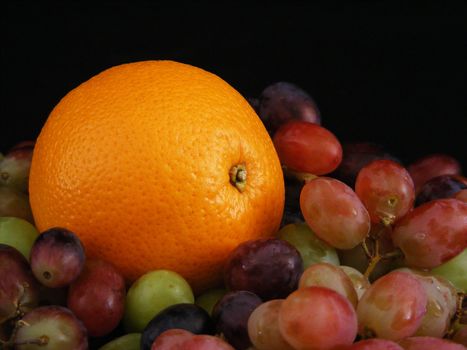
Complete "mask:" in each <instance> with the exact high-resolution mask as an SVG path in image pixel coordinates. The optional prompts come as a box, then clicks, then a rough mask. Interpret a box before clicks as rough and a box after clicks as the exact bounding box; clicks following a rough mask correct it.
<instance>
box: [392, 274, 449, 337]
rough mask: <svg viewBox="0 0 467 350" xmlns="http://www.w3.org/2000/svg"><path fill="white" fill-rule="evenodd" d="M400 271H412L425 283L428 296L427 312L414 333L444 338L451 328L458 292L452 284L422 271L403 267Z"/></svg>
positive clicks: (424, 286)
mask: <svg viewBox="0 0 467 350" xmlns="http://www.w3.org/2000/svg"><path fill="white" fill-rule="evenodd" d="M398 271H404V272H408V273H411V274H412V276H414V277H415V278H417V279H418V280H419V281H420V282H421V283H422V285H423V288H424V289H425V292H426V294H427V297H428V301H427V305H426V314H425V316H423V320H422V324H421V325H420V327H419V328H418V330H417V332H416V333H415V334H414V335H416V336H431V337H438V338H442V337H443V336H444V335H445V334H446V332H447V331H448V330H449V326H450V321H451V318H452V316H454V314H455V312H456V308H457V293H456V289H455V288H454V286H453V285H452V284H450V283H449V282H448V281H446V280H442V279H441V278H438V277H434V276H431V275H429V274H427V273H424V272H422V271H417V270H412V269H407V268H402V269H399V270H398Z"/></svg>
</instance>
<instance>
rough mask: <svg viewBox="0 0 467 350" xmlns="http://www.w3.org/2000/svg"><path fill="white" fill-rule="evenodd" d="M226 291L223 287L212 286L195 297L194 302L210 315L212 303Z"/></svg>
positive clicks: (214, 303)
mask: <svg viewBox="0 0 467 350" xmlns="http://www.w3.org/2000/svg"><path fill="white" fill-rule="evenodd" d="M226 293H227V291H226V290H225V289H224V288H212V289H209V290H207V291H205V292H204V293H203V294H201V295H199V296H198V297H197V298H196V299H195V304H196V305H198V306H201V307H202V308H203V309H204V310H206V312H207V313H208V314H209V315H211V313H212V309H213V308H214V305H216V303H217V302H218V301H219V299H220V298H222V297H223V296H224V295H225V294H226Z"/></svg>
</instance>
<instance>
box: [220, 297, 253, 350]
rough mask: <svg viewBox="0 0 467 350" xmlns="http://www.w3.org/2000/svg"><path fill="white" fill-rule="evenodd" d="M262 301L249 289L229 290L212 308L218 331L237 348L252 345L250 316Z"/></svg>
mask: <svg viewBox="0 0 467 350" xmlns="http://www.w3.org/2000/svg"><path fill="white" fill-rule="evenodd" d="M261 303H262V301H261V299H260V298H259V297H258V296H257V295H256V294H254V293H251V292H248V291H235V292H229V293H227V294H226V295H224V296H223V297H222V299H220V300H219V301H218V302H217V304H216V305H215V306H214V309H213V310H212V318H213V319H214V322H215V324H216V329H217V332H218V333H220V334H222V335H223V336H224V337H225V339H226V340H227V341H228V342H229V343H230V344H231V345H232V346H233V347H234V348H235V349H237V350H244V349H246V348H248V347H249V346H250V345H251V341H250V338H249V336H248V318H249V317H250V315H251V313H252V312H253V310H254V309H256V308H257V307H258V306H259V305H260V304H261Z"/></svg>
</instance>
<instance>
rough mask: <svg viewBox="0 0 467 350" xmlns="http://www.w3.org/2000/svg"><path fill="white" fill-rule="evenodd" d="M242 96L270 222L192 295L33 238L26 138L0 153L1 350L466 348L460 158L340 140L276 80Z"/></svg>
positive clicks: (46, 237) (69, 240)
mask: <svg viewBox="0 0 467 350" xmlns="http://www.w3.org/2000/svg"><path fill="white" fill-rule="evenodd" d="M249 102H250V104H251V106H252V107H253V109H254V110H255V111H256V112H257V114H258V115H259V117H260V118H261V120H262V121H263V123H264V126H265V127H266V129H267V131H268V132H269V134H270V135H271V138H272V140H273V144H274V147H275V150H276V151H277V154H278V156H279V159H280V163H281V165H282V170H283V177H284V181H285V208H284V211H283V215H282V222H281V225H280V229H279V230H277V231H276V232H274V235H273V236H267V237H258V238H254V239H248V240H243V241H242V242H241V243H240V244H238V245H236V246H235V247H233V249H231V251H230V252H229V254H228V256H227V258H226V259H225V261H224V263H223V264H222V266H221V267H220V268H221V269H222V271H223V275H222V277H223V282H222V283H220V284H218V285H217V286H215V287H212V288H208V289H206V290H198V288H194V287H193V285H192V284H193V283H190V281H188V279H187V278H185V277H184V276H183V275H182V274H181V273H178V272H176V271H173V270H170V269H165V268H160V269H154V270H151V271H148V272H146V273H144V274H142V275H141V276H139V277H138V278H137V279H136V280H129V279H128V278H126V276H125V275H124V274H123V273H122V271H120V269H119V268H118V267H117V266H116V264H115V263H116V261H110V260H109V259H104V258H102V257H100V258H99V257H96V256H94V254H93V255H92V256H90V255H88V254H87V249H88V248H87V245H86V243H85V242H84V241H83V240H82V239H81V235H80V234H78V233H77V232H74V231H73V229H72V228H71V227H61V226H57V227H50V228H48V229H46V230H43V231H42V232H39V231H38V230H37V226H36V223H35V221H34V219H33V215H32V212H31V208H30V206H29V200H28V175H29V169H30V166H31V159H32V154H33V151H34V147H35V144H34V142H23V143H21V144H18V145H17V146H15V147H13V148H12V149H11V150H10V151H9V152H7V153H6V154H5V156H0V276H1V277H0V348H1V349H20V350H30V349H44V350H46V349H47V350H55V349H60V350H63V349H77V350H81V349H88V348H90V349H100V350H120V349H122V350H123V349H125V350H133V349H142V350H176V349H186V350H190V349H191V350H223V349H225V350H228V349H237V350H247V349H248V350H293V349H296V350H358V349H367V350H401V349H405V350H422V349H423V350H430V349H436V350H461V349H466V346H467V314H466V304H467V303H466V301H465V300H466V299H465V293H466V291H467V250H466V248H467V179H466V178H465V177H463V176H462V174H461V165H460V164H459V162H458V161H457V160H456V159H454V158H452V157H450V156H448V155H444V154H433V155H428V156H426V157H424V158H421V159H419V160H417V161H415V162H414V163H412V164H408V165H407V166H404V165H403V164H402V163H401V161H400V160H398V158H396V157H395V156H394V155H392V154H390V153H388V152H387V151H386V150H385V149H384V148H383V147H382V146H379V145H376V144H373V143H369V142H354V143H349V144H344V145H341V143H340V142H339V140H338V139H337V137H336V136H335V135H334V134H333V133H332V132H331V131H329V130H328V129H326V128H325V127H323V126H321V115H320V112H319V110H318V108H317V105H316V103H315V102H314V101H313V99H312V98H311V97H310V96H309V95H308V94H307V93H306V92H305V91H303V90H302V89H300V88H299V87H297V86H295V85H293V84H290V83H285V82H280V83H276V84H273V85H270V86H269V87H267V88H266V89H265V90H264V91H263V92H262V93H261V95H260V96H259V97H258V98H251V99H250V100H249ZM236 174H237V175H236V176H237V177H238V179H236V180H239V181H241V180H242V176H240V175H239V173H238V172H237V173H236ZM64 210H66V209H65V208H64ZM202 214H203V213H199V215H202ZM232 215H234V214H232ZM258 220H260V221H264V218H263V219H258ZM251 222H253V221H249V222H248V225H250V224H251ZM115 224H118V223H115ZM213 239H215V238H213ZM107 243H108V245H109V246H110V245H112V244H113V243H112V242H111V241H109V242H107ZM119 249H122V250H125V247H119ZM129 253H133V254H138V252H137V251H133V252H131V251H130V252H129V251H125V254H129ZM185 254H187V258H188V256H189V255H190V254H196V252H194V251H193V252H192V251H187V250H185ZM176 258H177V260H179V259H181V260H183V259H184V258H185V257H184V256H177V257H176ZM213 271H214V270H213ZM190 277H192V276H190Z"/></svg>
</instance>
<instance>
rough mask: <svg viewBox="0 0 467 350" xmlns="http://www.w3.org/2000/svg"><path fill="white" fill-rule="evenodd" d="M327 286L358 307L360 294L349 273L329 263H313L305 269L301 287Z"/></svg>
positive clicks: (301, 278)
mask: <svg viewBox="0 0 467 350" xmlns="http://www.w3.org/2000/svg"><path fill="white" fill-rule="evenodd" d="M311 286H316V287H325V288H329V289H332V290H334V291H336V292H337V293H339V294H340V295H342V296H343V297H345V298H347V300H349V301H350V303H351V304H352V305H353V307H355V308H356V307H357V302H358V296H357V292H356V291H355V288H354V286H353V283H352V281H351V279H350V277H349V276H347V274H346V273H345V272H344V271H343V270H342V269H340V268H339V267H337V266H334V265H331V264H328V263H318V264H313V265H311V266H310V267H308V268H307V269H306V270H305V271H303V274H302V277H300V283H299V288H304V287H311Z"/></svg>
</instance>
